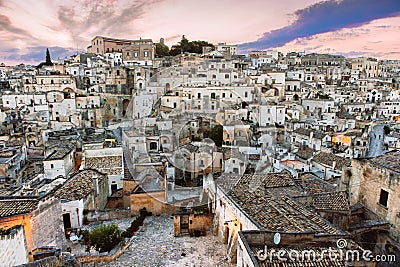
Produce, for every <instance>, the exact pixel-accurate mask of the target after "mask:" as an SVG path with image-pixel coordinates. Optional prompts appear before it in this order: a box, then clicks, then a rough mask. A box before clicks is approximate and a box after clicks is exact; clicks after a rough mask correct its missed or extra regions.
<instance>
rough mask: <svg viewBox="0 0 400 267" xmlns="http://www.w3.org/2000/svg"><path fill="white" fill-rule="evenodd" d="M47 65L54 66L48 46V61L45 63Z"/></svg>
mask: <svg viewBox="0 0 400 267" xmlns="http://www.w3.org/2000/svg"><path fill="white" fill-rule="evenodd" d="M45 65H47V66H53V63H52V62H51V58H50V52H49V49H48V48H46V63H45Z"/></svg>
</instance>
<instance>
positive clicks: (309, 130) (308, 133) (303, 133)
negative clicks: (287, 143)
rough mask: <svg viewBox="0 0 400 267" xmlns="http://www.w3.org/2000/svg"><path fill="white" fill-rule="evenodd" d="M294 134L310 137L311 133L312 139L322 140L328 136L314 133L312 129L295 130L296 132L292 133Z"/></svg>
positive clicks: (319, 132)
mask: <svg viewBox="0 0 400 267" xmlns="http://www.w3.org/2000/svg"><path fill="white" fill-rule="evenodd" d="M293 132H294V133H297V134H300V135H305V136H310V134H311V133H313V137H314V138H317V139H322V138H324V137H325V136H327V135H328V134H327V133H325V132H322V131H316V130H312V129H307V128H297V129H296V130H294V131H293Z"/></svg>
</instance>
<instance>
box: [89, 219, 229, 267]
mask: <svg viewBox="0 0 400 267" xmlns="http://www.w3.org/2000/svg"><path fill="white" fill-rule="evenodd" d="M173 225H174V221H173V218H172V217H171V216H169V215H161V216H152V217H148V218H146V220H145V223H144V225H143V226H142V227H141V228H140V230H139V231H138V232H137V233H136V235H135V237H134V240H133V242H132V244H131V245H130V247H129V248H128V249H127V250H126V251H125V252H124V253H123V254H122V255H121V256H120V257H119V258H118V259H117V260H116V261H114V262H109V263H96V265H94V264H85V265H84V266H85V267H89V266H96V267H98V266H102V267H105V266H110V267H111V266H112V267H119V266H121V267H161V266H171V267H172V266H182V267H186V266H187V267H213V266H218V267H225V266H226V267H231V266H234V265H233V264H229V263H228V262H227V260H226V256H225V255H226V253H225V251H226V248H225V245H224V244H223V243H222V242H220V241H219V240H218V238H217V237H215V236H214V235H212V234H211V233H208V235H207V236H202V237H190V236H183V237H174V234H173V230H174V226H173Z"/></svg>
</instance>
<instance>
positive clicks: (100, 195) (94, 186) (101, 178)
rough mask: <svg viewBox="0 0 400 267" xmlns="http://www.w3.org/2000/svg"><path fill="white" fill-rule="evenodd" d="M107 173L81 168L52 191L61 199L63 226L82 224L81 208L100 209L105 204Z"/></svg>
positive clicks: (73, 226)
mask: <svg viewBox="0 0 400 267" xmlns="http://www.w3.org/2000/svg"><path fill="white" fill-rule="evenodd" d="M108 188H109V186H108V179H107V175H105V174H103V173H101V172H98V171H96V170H82V171H79V172H77V173H76V174H74V175H73V176H72V177H71V178H70V179H68V180H67V181H66V182H65V183H64V184H63V185H62V186H61V187H60V188H58V189H57V190H56V191H55V192H54V197H56V198H57V199H59V200H61V207H62V218H63V222H64V228H65V229H67V228H78V227H81V226H82V225H83V217H84V214H83V210H84V209H87V210H102V209H104V208H105V207H106V205H107V196H108Z"/></svg>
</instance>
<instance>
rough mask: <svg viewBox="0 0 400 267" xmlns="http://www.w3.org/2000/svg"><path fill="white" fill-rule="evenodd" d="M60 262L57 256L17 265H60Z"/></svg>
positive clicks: (34, 266)
mask: <svg viewBox="0 0 400 267" xmlns="http://www.w3.org/2000/svg"><path fill="white" fill-rule="evenodd" d="M58 266H60V262H59V260H58V258H57V257H56V256H51V257H48V258H45V259H41V260H37V261H33V262H29V263H26V264H22V265H18V266H17V267H58Z"/></svg>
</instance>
